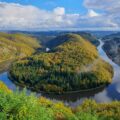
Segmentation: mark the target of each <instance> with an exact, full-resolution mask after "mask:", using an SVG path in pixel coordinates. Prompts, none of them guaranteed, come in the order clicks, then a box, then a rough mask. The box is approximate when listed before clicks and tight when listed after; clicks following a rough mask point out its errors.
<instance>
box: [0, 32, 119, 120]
mask: <svg viewBox="0 0 120 120" xmlns="http://www.w3.org/2000/svg"><path fill="white" fill-rule="evenodd" d="M30 37H31V36H30ZM34 38H35V37H34ZM56 40H57V42H56ZM50 41H53V43H54V44H53V45H51V44H50V42H48V43H49V44H46V45H47V46H42V45H41V44H39V43H40V42H39V43H38V42H37V41H36V42H37V44H36V47H32V48H33V50H34V52H31V53H30V54H29V55H25V56H24V57H19V55H18V56H17V55H16V56H15V55H14V56H15V57H17V59H13V60H15V61H11V62H10V61H8V66H7V59H5V60H6V61H5V62H3V63H2V64H1V67H0V68H1V70H2V72H3V71H6V70H8V68H9V71H10V74H11V73H12V72H13V73H14V74H13V73H12V74H11V75H13V76H12V77H8V73H7V72H4V73H2V74H0V79H1V80H2V81H3V83H5V84H6V85H7V86H8V87H6V86H5V85H4V84H3V83H2V82H1V83H0V95H1V97H0V101H5V99H7V98H6V97H9V99H10V100H11V102H12V101H13V98H14V103H15V105H17V106H19V105H18V102H19V101H21V102H19V103H21V105H20V106H21V107H23V106H24V103H25V101H26V100H27V103H25V104H27V106H26V105H25V106H24V107H25V109H27V111H29V112H32V117H33V119H35V116H36V115H37V119H40V120H41V115H42V116H44V117H45V120H46V119H47V118H48V117H47V116H49V115H51V117H50V118H49V119H50V120H57V119H59V117H60V119H61V118H62V119H64V120H70V119H72V120H77V119H78V120H79V119H82V118H83V120H89V118H91V119H95V120H106V119H108V120H109V118H113V120H119V115H118V114H119V112H114V111H115V110H119V108H118V106H119V102H114V100H120V97H119V88H118V86H119V80H118V79H119V75H118V74H119V72H118V71H119V70H120V67H119V66H118V65H117V64H115V63H114V62H112V61H111V60H110V59H109V58H108V57H107V55H106V53H105V52H104V50H103V49H102V46H103V45H104V43H103V42H102V41H101V40H98V43H99V45H96V44H94V43H92V44H93V45H92V44H91V43H90V42H89V40H88V39H87V40H86V39H85V38H84V37H83V36H80V35H77V34H73V33H72V34H70V33H68V34H62V35H59V36H57V37H55V38H53V39H51V40H50ZM54 41H55V42H54ZM48 45H49V46H48ZM94 45H95V46H98V47H97V48H96V47H95V46H94ZM74 46H75V47H74ZM42 47H49V48H50V51H48V52H47V51H38V52H36V51H37V50H38V49H41V48H42ZM76 48H77V49H76ZM97 50H98V51H97ZM89 54H90V56H89ZM55 56H57V57H55ZM58 58H59V59H58ZM68 58H69V59H68ZM77 60H78V62H76V61H77ZM5 63H6V64H5ZM11 63H12V66H11ZM60 63H61V64H60ZM4 65H5V66H7V67H5V66H4ZM55 65H57V66H55ZM9 66H10V67H9ZM40 66H41V67H40ZM59 66H60V67H59ZM64 66H65V67H64ZM67 67H68V68H67ZM78 67H79V69H78ZM2 68H7V69H2ZM66 68H67V69H66ZM76 68H77V69H76ZM80 68H81V69H80ZM112 68H113V69H112ZM47 70H48V71H47ZM53 70H55V71H53ZM64 70H65V72H64ZM66 70H67V71H66ZM113 70H114V74H113ZM56 71H58V72H56ZM80 71H82V72H80ZM91 71H92V72H91ZM63 72H64V74H63ZM67 72H70V73H72V74H70V73H69V74H68V76H67ZM102 72H103V73H102ZM38 73H39V74H38ZM58 73H62V74H58ZM76 73H77V75H78V74H81V73H82V76H81V75H80V76H76V75H74V74H76ZM84 73H85V74H84ZM91 73H92V74H91ZM95 73H97V74H95ZM47 74H48V75H52V76H48V75H47ZM16 75H17V76H16ZM38 75H39V76H38ZM42 75H46V76H45V78H46V80H47V82H45V83H44V82H43V81H42V82H41V83H39V80H40V78H44V76H42ZM63 75H65V76H66V77H64V76H63ZM89 75H90V76H89ZM95 76H96V77H95ZM15 77H16V79H13V78H15ZM17 77H18V78H17ZM47 77H48V78H47ZM67 77H68V78H67ZM77 77H78V78H81V79H78V78H77ZM82 77H83V78H85V79H84V80H85V81H83V78H82ZM94 77H95V79H94ZM97 77H98V78H99V79H98V80H97V79H96V78H97ZM11 78H12V79H11ZM23 78H24V79H23ZM25 78H26V79H25ZM71 78H72V79H73V80H74V83H75V81H76V80H78V81H77V82H76V84H74V85H75V86H74V87H73V88H72V87H70V85H72V84H71V81H72V79H71ZM103 78H104V79H103ZM55 79H56V80H57V79H58V80H59V81H60V80H62V82H64V81H66V80H67V79H69V80H70V82H69V81H67V82H69V86H68V83H67V84H66V85H65V83H66V82H64V86H65V89H63V90H64V91H61V89H58V88H57V87H54V85H62V84H60V82H59V84H58V83H57V82H56V81H54V80H55ZM48 80H51V81H52V82H50V81H48ZM79 80H80V81H81V82H79ZM89 80H90V82H91V83H90V82H88V81H89ZM99 80H100V81H99ZM44 81H45V79H44ZM82 82H84V84H83V83H82ZM85 82H86V83H85ZM38 83H39V84H38ZM72 83H73V82H72ZM78 83H80V84H81V86H82V87H81V86H78ZM98 83H100V84H98ZM41 84H44V86H45V85H46V86H47V85H48V86H49V84H51V85H53V86H52V87H51V86H49V87H46V88H47V89H46V88H44V87H43V86H42V91H44V92H46V93H49V92H50V93H51V92H52V94H51V95H50V94H42V92H41V93H39V92H40V91H41V89H40V86H39V85H41ZM36 85H37V86H36ZM84 85H85V86H84ZM106 85H107V86H106ZM17 86H20V91H19V92H16V90H17ZM33 86H34V87H33ZM64 86H63V88H64ZM72 86H73V85H72ZM103 86H104V87H103ZM21 87H27V91H24V92H22V91H23V90H22V89H21ZM60 87H61V88H62V86H60ZM97 87H98V88H97ZM51 88H52V89H51ZM53 88H54V89H53ZM66 88H67V89H66ZM71 88H72V89H71ZM39 89H40V91H39ZM11 90H12V91H11ZM31 90H33V91H35V92H36V91H37V92H38V93H37V97H35V96H32V95H30V93H31V92H32V91H31ZM71 90H72V91H73V93H69V92H71ZM82 90H83V91H82ZM84 90H85V91H84ZM13 91H14V92H13ZM75 91H77V92H75ZM65 92H66V93H67V92H68V94H64V93H65ZM26 93H27V94H28V93H29V95H27V96H26ZM56 93H57V94H56ZM62 94H63V95H62ZM41 95H42V96H41ZM43 96H45V97H46V98H48V99H51V100H52V101H51V100H48V99H46V98H44V97H43ZM15 98H16V99H15ZM23 99H24V102H22V101H23ZM55 99H56V100H55ZM86 99H92V100H86ZM54 100H55V101H56V102H54ZM37 101H39V102H37ZM60 101H62V102H63V103H64V104H65V105H64V104H63V103H61V102H60ZM95 101H96V102H97V103H96V102H95ZM112 101H113V102H112ZM11 102H10V101H7V102H4V105H5V106H6V105H10V106H11V105H12V103H11ZM31 102H32V104H33V103H34V105H31ZM104 102H107V103H104ZM109 102H111V103H109ZM4 105H3V104H1V106H2V109H6V108H5V107H4ZM66 105H67V106H70V107H67V106H66ZM20 106H19V107H20ZM31 106H32V107H33V108H34V109H30V107H31ZM48 106H49V107H48ZM85 106H86V107H85ZM13 107H14V108H16V107H15V106H14V105H13ZM13 107H10V108H9V111H11V110H12V108H13ZM71 107H72V108H71ZM108 108H110V109H108ZM16 109H17V110H18V112H17V111H16V112H15V111H14V113H15V114H14V115H13V114H11V115H12V117H14V118H15V119H17V118H18V116H19V115H20V114H22V113H19V112H20V111H22V110H23V108H22V109H21V110H20V109H19V108H16ZM53 109H54V110H53ZM102 109H104V112H100V110H102ZM36 110H39V112H38V114H37V113H36V112H34V111H36ZM41 110H45V111H46V112H44V113H42V114H41ZM47 110H48V111H49V110H50V111H51V113H50V112H47ZM91 110H92V112H89V111H91ZM84 112H86V113H85V114H83V113H84ZM94 112H95V115H93V113H94ZM3 113H4V115H2V116H4V117H5V115H6V114H7V115H10V114H9V113H8V112H7V111H4V112H1V114H3ZM57 113H59V114H60V116H59V115H57ZM67 113H68V114H67ZM109 113H111V114H109ZM11 115H10V116H9V118H11ZM27 116H30V114H28V113H25V114H24V116H23V117H20V118H21V120H22V119H24V118H25V119H26V118H27ZM46 117H47V118H46ZM54 117H55V118H54ZM103 117H104V119H103Z"/></svg>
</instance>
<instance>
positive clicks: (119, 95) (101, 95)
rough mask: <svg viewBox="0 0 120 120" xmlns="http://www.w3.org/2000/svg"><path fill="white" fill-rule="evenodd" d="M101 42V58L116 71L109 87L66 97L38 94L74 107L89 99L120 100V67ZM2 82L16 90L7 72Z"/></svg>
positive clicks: (98, 100) (99, 48) (100, 100)
mask: <svg viewBox="0 0 120 120" xmlns="http://www.w3.org/2000/svg"><path fill="white" fill-rule="evenodd" d="M99 42H100V45H99V46H98V48H97V49H98V52H99V55H100V57H101V58H102V59H104V60H105V61H106V62H108V63H109V64H111V65H112V67H113V69H114V76H113V80H112V83H111V84H110V85H109V86H107V87H105V88H98V89H94V90H90V91H84V92H78V93H72V94H71V93H70V94H64V95H54V94H53V95H52V94H41V93H39V94H38V93H37V95H39V96H40V95H43V96H45V97H47V98H49V99H52V100H54V101H57V100H60V101H63V102H64V103H65V104H67V105H70V106H73V107H75V106H78V105H79V104H81V103H82V102H83V101H84V100H85V99H87V98H90V99H94V100H95V101H96V102H111V101H113V100H120V67H119V66H118V65H117V64H115V63H114V62H113V61H112V60H110V59H109V58H108V56H107V55H106V53H105V52H104V50H103V49H102V46H103V45H104V43H103V42H102V41H101V40H99ZM0 80H2V81H3V82H4V83H5V84H6V85H7V86H8V88H10V89H11V90H13V91H15V90H16V85H15V84H14V83H12V82H11V80H10V79H9V78H8V74H7V72H4V73H2V74H0ZM28 91H29V90H28Z"/></svg>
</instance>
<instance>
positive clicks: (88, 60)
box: [10, 34, 112, 93]
mask: <svg viewBox="0 0 120 120" xmlns="http://www.w3.org/2000/svg"><path fill="white" fill-rule="evenodd" d="M57 40H58V41H59V42H54V44H53V45H52V44H51V45H52V47H51V51H49V52H42V53H39V54H37V55H33V56H32V57H29V58H27V59H24V60H20V61H18V62H16V63H14V64H13V65H12V67H11V70H10V74H11V78H13V81H14V82H15V83H16V84H19V85H22V86H27V87H29V88H31V89H33V90H35V91H47V92H60V93H61V92H65V91H76V90H84V89H90V88H95V87H98V86H100V85H106V84H108V83H110V82H111V79H112V67H111V66H110V65H109V64H107V63H106V62H104V61H103V60H101V58H100V57H99V55H98V52H97V49H96V47H95V46H94V45H92V44H91V43H90V42H89V41H87V40H86V39H84V38H83V37H82V36H80V35H77V34H65V35H61V36H59V37H57Z"/></svg>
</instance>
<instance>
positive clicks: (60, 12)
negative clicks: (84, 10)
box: [54, 7, 65, 15]
mask: <svg viewBox="0 0 120 120" xmlns="http://www.w3.org/2000/svg"><path fill="white" fill-rule="evenodd" d="M54 13H55V14H56V15H64V14H65V8H63V7H57V8H55V9H54Z"/></svg>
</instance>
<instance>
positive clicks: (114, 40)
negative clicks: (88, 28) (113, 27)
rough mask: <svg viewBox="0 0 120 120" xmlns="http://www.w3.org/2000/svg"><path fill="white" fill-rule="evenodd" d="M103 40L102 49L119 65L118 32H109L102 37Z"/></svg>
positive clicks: (119, 36)
mask: <svg viewBox="0 0 120 120" xmlns="http://www.w3.org/2000/svg"><path fill="white" fill-rule="evenodd" d="M103 41H104V42H105V44H104V46H103V49H104V50H105V51H106V53H107V55H108V56H109V57H110V58H111V59H112V60H113V61H114V62H115V63H117V64H118V65H120V33H116V34H111V35H108V36H106V37H104V38H103Z"/></svg>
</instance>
